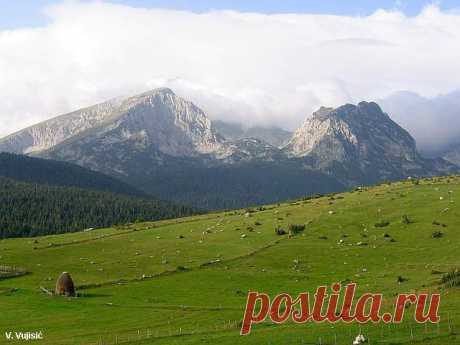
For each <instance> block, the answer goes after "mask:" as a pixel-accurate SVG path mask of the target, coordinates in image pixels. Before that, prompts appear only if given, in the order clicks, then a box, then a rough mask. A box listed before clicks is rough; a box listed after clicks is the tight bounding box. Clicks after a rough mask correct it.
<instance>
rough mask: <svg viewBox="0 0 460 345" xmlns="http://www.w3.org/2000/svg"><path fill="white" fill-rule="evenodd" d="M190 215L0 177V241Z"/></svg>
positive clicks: (150, 203) (158, 204)
mask: <svg viewBox="0 0 460 345" xmlns="http://www.w3.org/2000/svg"><path fill="white" fill-rule="evenodd" d="M190 214H192V209H190V208H188V207H182V206H175V205H172V204H171V203H168V202H164V201H158V200H153V199H152V198H150V199H142V198H137V197H131V196H127V195H120V194H113V193H107V192H101V191H96V190H87V189H81V188H74V187H61V186H52V185H44V184H35V183H25V182H18V181H15V180H11V179H7V178H4V177H0V238H6V237H24V236H38V235H49V234H56V233H64V232H74V231H79V230H83V229H86V228H90V227H104V226H112V225H116V224H123V223H128V222H135V221H146V220H158V219H165V218H174V217H181V216H184V215H190Z"/></svg>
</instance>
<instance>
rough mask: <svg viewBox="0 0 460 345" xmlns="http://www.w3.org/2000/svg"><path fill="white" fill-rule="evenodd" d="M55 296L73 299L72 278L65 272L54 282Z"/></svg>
mask: <svg viewBox="0 0 460 345" xmlns="http://www.w3.org/2000/svg"><path fill="white" fill-rule="evenodd" d="M54 293H55V294H56V295H63V296H67V297H75V286H74V284H73V280H72V277H71V276H70V274H69V273H67V272H62V274H61V275H60V276H59V278H58V280H57V281H56V288H55V290H54Z"/></svg>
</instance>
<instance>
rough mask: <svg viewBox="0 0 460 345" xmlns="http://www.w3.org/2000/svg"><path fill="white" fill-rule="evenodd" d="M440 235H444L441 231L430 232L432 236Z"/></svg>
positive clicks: (438, 236)
mask: <svg viewBox="0 0 460 345" xmlns="http://www.w3.org/2000/svg"><path fill="white" fill-rule="evenodd" d="M442 236H444V234H443V233H442V231H434V232H433V233H432V234H431V237H433V238H441V237H442Z"/></svg>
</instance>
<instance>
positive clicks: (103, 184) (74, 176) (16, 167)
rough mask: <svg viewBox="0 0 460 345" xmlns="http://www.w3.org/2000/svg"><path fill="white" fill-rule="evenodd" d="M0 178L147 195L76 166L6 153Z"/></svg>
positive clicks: (2, 156)
mask: <svg viewBox="0 0 460 345" xmlns="http://www.w3.org/2000/svg"><path fill="white" fill-rule="evenodd" d="M0 176H3V177H6V178H10V179H13V180H17V181H23V182H31V183H37V184H48V185H55V186H64V187H78V188H85V189H93V190H99V191H104V192H112V193H118V194H126V195H133V196H143V197H146V196H147V195H146V194H145V193H143V192H141V191H139V190H137V189H136V188H134V187H133V186H131V185H128V184H127V183H125V182H122V181H120V180H117V179H115V178H113V177H111V176H107V175H103V174H101V173H99V172H96V171H92V170H88V169H86V168H83V167H81V166H78V165H75V164H71V163H67V162H62V161H54V160H49V159H39V158H34V157H28V156H24V155H17V154H11V153H6V152H0Z"/></svg>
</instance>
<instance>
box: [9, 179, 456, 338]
mask: <svg viewBox="0 0 460 345" xmlns="http://www.w3.org/2000/svg"><path fill="white" fill-rule="evenodd" d="M449 191H453V193H451V197H449ZM458 195H460V178H450V179H448V178H443V179H436V181H434V180H427V181H424V182H422V183H421V184H420V185H418V186H415V185H413V184H412V183H410V182H405V183H395V184H392V185H390V186H388V185H382V186H378V187H375V188H371V189H369V190H366V191H362V192H354V193H344V194H341V196H343V199H335V200H330V198H328V197H324V198H320V199H315V200H311V201H299V202H296V203H292V204H291V203H289V204H281V205H280V206H270V207H267V210H265V211H260V212H256V213H253V214H252V216H251V217H245V216H244V211H242V212H236V213H234V212H232V213H219V214H209V215H204V216H196V217H191V218H184V219H178V220H172V221H161V222H156V223H146V224H136V225H132V226H126V227H124V228H122V229H120V228H118V229H104V230H97V231H92V232H86V233H74V234H67V235H57V236H48V237H40V238H37V239H9V240H3V241H0V264H3V265H16V266H19V267H23V268H25V269H27V270H28V271H29V272H30V274H28V275H25V276H22V277H19V278H11V279H5V280H3V281H0V307H1V317H0V334H1V335H2V337H0V343H2V342H6V340H5V339H4V337H3V332H4V331H5V330H18V329H20V330H43V332H44V334H45V341H43V342H42V343H46V344H62V345H64V344H100V343H101V341H103V343H104V344H114V343H115V342H118V343H133V344H168V345H169V344H221V345H225V344H232V345H233V344H248V345H249V344H302V343H303V344H317V343H318V342H319V339H320V338H321V343H323V344H334V343H335V337H337V344H351V340H352V338H353V336H355V335H356V334H357V333H358V331H359V326H357V325H342V324H336V325H329V324H321V325H313V324H308V325H292V324H286V325H282V326H273V325H271V324H269V323H266V324H262V325H257V326H255V327H254V331H253V333H252V334H251V335H250V336H248V337H244V338H242V337H240V336H239V328H238V323H239V321H240V320H241V318H242V314H243V307H244V304H245V299H246V296H245V294H246V292H247V291H248V290H258V291H264V292H268V293H270V294H271V295H274V294H276V293H279V292H284V291H286V292H290V293H293V294H296V293H299V292H301V291H313V290H314V289H315V288H316V286H318V285H324V284H330V283H332V282H336V281H342V280H345V279H350V280H353V281H356V282H357V283H358V284H359V286H360V290H361V292H364V291H369V290H370V291H375V292H383V293H384V294H385V295H386V296H387V298H388V299H389V300H390V302H392V300H391V296H393V295H394V294H395V293H398V292H411V291H419V292H421V291H434V290H436V289H437V287H438V285H437V281H438V280H439V277H440V276H439V275H435V274H432V271H433V270H438V271H448V270H450V269H452V268H456V267H459V266H460V256H459V241H460V232H459V226H460V218H459V216H460V210H459V208H458V206H457V204H458V202H460V199H458V198H459V197H458ZM440 197H443V200H440ZM331 210H332V211H334V213H333V214H330V213H329V211H331ZM404 214H406V215H408V216H409V217H410V218H411V219H412V220H413V221H414V223H412V224H409V225H406V224H403V223H402V222H401V217H402V215H404ZM381 220H388V221H390V225H389V226H387V227H385V228H375V227H374V226H373V225H374V224H375V223H376V222H378V221H381ZM433 220H437V221H439V222H441V223H445V224H447V227H445V228H439V227H438V226H436V225H433V224H432V222H433ZM256 221H259V222H260V223H262V225H258V226H257V225H255V224H254V223H255V222H256ZM310 221H311V223H310V224H309V225H308V227H307V230H306V231H305V233H304V234H303V235H299V236H296V237H294V238H288V237H287V236H286V237H280V236H276V235H275V234H274V227H275V226H276V225H282V226H287V224H289V223H306V222H310ZM248 226H251V227H253V228H254V231H253V232H249V231H248V230H247V227H248ZM365 229H367V231H366V230H365ZM206 230H209V231H208V232H209V233H204V232H206ZM435 230H441V231H443V232H444V237H442V238H440V239H433V238H431V234H432V232H433V231H435ZM243 233H244V234H247V237H246V238H244V239H243V238H241V235H242V234H243ZM385 233H388V234H390V235H391V237H392V238H394V239H395V240H396V241H395V242H391V241H389V240H388V239H385V238H384V237H383V235H384V234H385ZM344 234H346V235H348V237H343V235H344ZM362 234H367V236H368V237H367V238H363V237H362ZM180 235H182V236H184V238H178V237H179V236H180ZM321 236H326V237H327V239H320V238H319V237H321ZM340 239H343V240H344V243H343V244H338V241H339V240H340ZM35 240H36V242H35ZM360 241H362V242H367V243H368V246H357V245H356V243H358V242H360ZM34 248H35V249H34ZM215 260H220V261H219V262H215V263H213V264H211V265H205V266H204V267H200V266H201V265H203V264H204V263H208V262H211V261H215ZM294 260H299V262H300V264H299V265H298V267H297V268H294V263H293V261H294ZM178 266H184V267H187V268H188V269H189V270H186V271H182V270H178V269H177V267H178ZM363 269H366V270H367V271H366V272H363ZM62 271H68V272H70V273H71V274H72V276H73V278H74V280H75V282H76V284H77V286H80V289H79V292H80V294H82V297H80V298H76V299H67V298H56V297H49V296H47V295H45V294H42V293H41V292H40V291H39V290H38V287H39V286H46V287H49V288H51V287H52V286H53V283H54V280H55V279H56V277H57V276H58V275H59V273H60V272H62ZM165 272H166V273H165ZM168 272H171V273H168ZM142 275H145V276H147V277H146V278H145V279H142ZM399 275H401V276H403V277H405V278H407V279H408V280H407V281H406V282H404V283H402V284H398V283H397V281H396V280H397V277H398V276H399ZM150 276H152V277H150ZM95 284H100V285H99V286H96V285H95ZM442 293H443V299H442V303H441V316H442V318H443V319H442V322H441V325H440V327H439V328H437V327H436V326H432V325H429V326H428V327H427V328H426V329H425V327H424V326H421V325H414V324H413V322H410V321H409V320H408V321H406V322H405V323H404V324H402V325H399V326H381V325H377V326H373V325H365V326H362V330H363V332H364V333H365V334H366V335H370V337H371V342H372V344H409V343H410V342H411V336H410V335H411V329H412V334H413V337H414V338H413V339H412V341H413V342H418V343H419V344H444V343H446V342H449V343H450V344H457V343H458V344H460V337H458V336H456V335H455V334H450V333H451V332H449V323H450V326H451V327H450V328H451V330H456V329H457V330H460V311H459V307H460V291H457V290H455V289H452V290H443V291H442ZM386 307H387V308H388V307H389V305H387V306H386ZM410 310H411V309H410ZM448 320H449V322H448ZM76 325H78V327H75V326H76Z"/></svg>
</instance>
